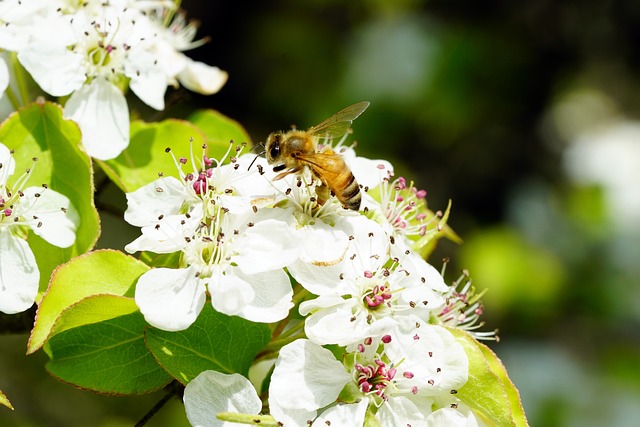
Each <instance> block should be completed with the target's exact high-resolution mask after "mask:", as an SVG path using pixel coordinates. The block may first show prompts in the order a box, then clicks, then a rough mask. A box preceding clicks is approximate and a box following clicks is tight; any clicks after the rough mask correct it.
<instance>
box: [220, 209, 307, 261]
mask: <svg viewBox="0 0 640 427" xmlns="http://www.w3.org/2000/svg"><path fill="white" fill-rule="evenodd" d="M233 245H234V248H236V249H237V252H238V255H236V256H234V257H233V262H235V263H236V264H238V267H239V268H240V270H242V272H243V273H245V274H255V273H263V272H265V271H270V270H275V269H278V268H283V267H286V266H287V265H289V264H291V263H292V262H294V261H295V260H296V259H297V258H298V256H299V247H298V239H297V235H296V233H295V231H294V230H293V228H292V227H290V226H289V225H287V224H285V223H284V222H282V221H278V220H273V219H267V220H264V221H260V222H258V223H257V224H255V225H254V226H253V227H250V228H248V229H247V230H245V231H244V232H243V233H242V235H240V236H238V238H236V239H234V241H233Z"/></svg>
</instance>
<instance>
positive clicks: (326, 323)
mask: <svg viewBox="0 0 640 427" xmlns="http://www.w3.org/2000/svg"><path fill="white" fill-rule="evenodd" d="M352 237H353V239H352V240H351V241H350V247H349V249H348V250H347V252H346V256H345V257H344V260H343V261H342V262H341V263H339V264H337V265H335V266H329V267H323V266H306V267H302V266H299V265H296V267H295V268H291V269H290V271H291V274H292V275H294V277H295V278H296V279H297V280H298V281H299V282H300V284H301V285H303V286H305V287H306V288H307V289H309V290H312V292H314V293H316V294H318V295H319V296H318V298H315V299H313V300H310V301H305V302H303V303H302V304H301V305H300V314H302V315H303V316H304V315H309V314H310V315H309V317H307V318H306V319H305V332H306V334H307V336H308V337H309V338H310V339H311V340H312V341H314V342H316V343H318V344H338V345H348V344H351V343H353V342H355V341H359V340H362V339H364V338H365V337H367V336H375V335H378V334H380V333H382V332H383V331H385V330H387V329H389V328H390V327H392V326H393V325H394V324H395V322H397V321H399V320H400V319H401V318H403V317H406V316H409V315H411V316H416V315H417V316H419V317H420V318H422V319H423V320H425V321H426V320H428V319H429V317H430V313H431V312H432V311H433V310H437V309H438V308H439V307H441V306H442V305H443V304H444V298H443V297H442V294H443V293H444V292H445V291H447V290H448V287H447V286H446V285H445V284H444V281H443V279H442V277H441V276H440V275H439V274H438V272H437V271H436V270H435V269H434V268H433V267H432V266H431V265H429V264H428V263H426V261H424V260H422V264H421V265H418V264H416V263H414V261H415V260H413V259H411V261H412V262H411V263H407V264H406V265H405V263H404V261H405V260H407V259H408V257H407V256H406V255H405V256H403V258H396V259H391V258H390V246H391V245H390V243H389V239H388V238H387V236H386V234H385V233H384V232H383V230H382V227H381V226H380V225H379V224H378V223H376V222H374V221H370V220H367V219H365V218H364V217H361V221H360V227H358V229H356V230H355V231H354V234H353V235H352Z"/></svg>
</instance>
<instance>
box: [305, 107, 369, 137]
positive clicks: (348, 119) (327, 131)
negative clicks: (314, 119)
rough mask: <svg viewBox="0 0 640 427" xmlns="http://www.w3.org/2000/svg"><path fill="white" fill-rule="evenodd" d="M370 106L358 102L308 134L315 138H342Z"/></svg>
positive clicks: (316, 126)
mask: <svg viewBox="0 0 640 427" xmlns="http://www.w3.org/2000/svg"><path fill="white" fill-rule="evenodd" d="M368 106H369V102H368V101H362V102H358V103H357V104H353V105H350V106H348V107H347V108H345V109H344V110H340V111H338V112H337V113H335V114H334V115H333V116H331V117H329V118H328V119H326V120H325V121H323V122H322V123H320V124H318V125H315V126H313V127H312V128H311V129H309V130H308V132H309V133H310V134H312V135H314V136H319V137H325V138H340V137H341V136H343V135H344V134H345V133H347V131H348V130H349V126H351V123H353V121H354V120H355V119H357V118H358V116H359V115H360V114H362V113H363V112H364V110H366V109H367V107H368Z"/></svg>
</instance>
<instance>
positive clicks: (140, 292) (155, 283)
mask: <svg viewBox="0 0 640 427" xmlns="http://www.w3.org/2000/svg"><path fill="white" fill-rule="evenodd" d="M196 272H197V270H196V269H195V268H194V267H190V268H183V269H175V270H174V269H170V268H154V269H151V270H149V271H147V272H146V273H144V274H143V275H142V276H140V278H139V279H138V283H137V284H136V293H135V300H136V304H137V305H138V307H139V308H140V311H141V312H142V314H143V315H144V318H145V319H146V320H147V322H149V324H151V325H152V326H155V327H156V328H160V329H163V330H165V331H181V330H184V329H187V328H188V327H189V326H190V325H191V324H192V323H193V322H194V321H195V320H196V318H197V317H198V314H200V311H201V310H202V307H204V303H205V300H206V295H205V285H204V283H203V281H202V280H201V279H199V278H198V277H196Z"/></svg>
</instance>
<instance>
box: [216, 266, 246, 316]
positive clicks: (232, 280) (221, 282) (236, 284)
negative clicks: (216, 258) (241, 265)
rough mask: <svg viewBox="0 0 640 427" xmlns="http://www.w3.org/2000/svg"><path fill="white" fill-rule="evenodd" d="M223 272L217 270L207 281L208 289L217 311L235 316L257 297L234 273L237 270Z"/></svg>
mask: <svg viewBox="0 0 640 427" xmlns="http://www.w3.org/2000/svg"><path fill="white" fill-rule="evenodd" d="M229 270H230V271H226V272H225V271H223V270H222V269H216V271H215V272H214V274H212V276H211V277H210V278H209V279H207V285H208V286H207V287H208V289H209V294H211V304H212V305H213V308H215V309H216V311H219V312H220V313H224V314H227V315H229V316H235V315H238V314H239V313H240V311H241V310H242V308H243V307H244V306H245V305H247V304H249V302H250V301H252V300H253V298H254V297H255V292H254V290H253V287H252V286H251V285H250V284H249V283H247V282H246V281H245V280H242V279H240V278H239V277H238V276H236V275H235V274H234V273H235V272H236V269H233V268H231V269H229Z"/></svg>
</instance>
